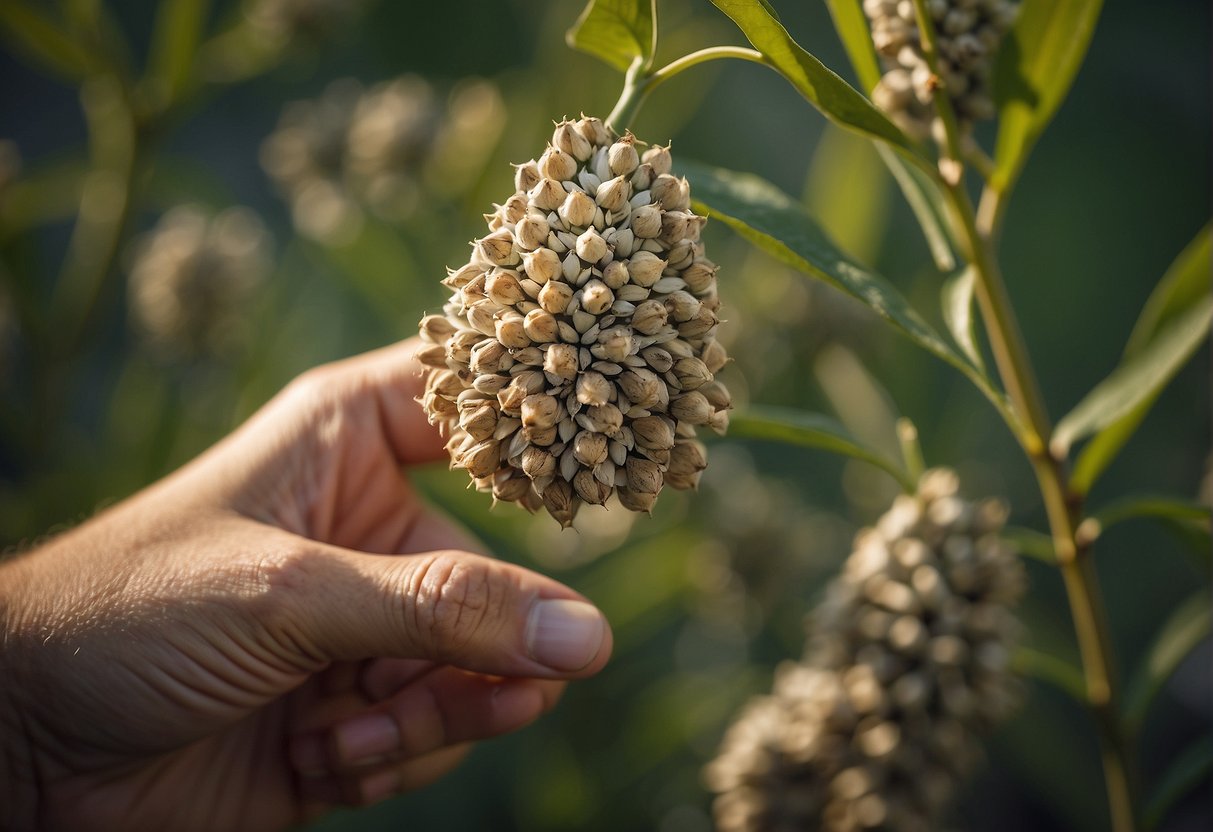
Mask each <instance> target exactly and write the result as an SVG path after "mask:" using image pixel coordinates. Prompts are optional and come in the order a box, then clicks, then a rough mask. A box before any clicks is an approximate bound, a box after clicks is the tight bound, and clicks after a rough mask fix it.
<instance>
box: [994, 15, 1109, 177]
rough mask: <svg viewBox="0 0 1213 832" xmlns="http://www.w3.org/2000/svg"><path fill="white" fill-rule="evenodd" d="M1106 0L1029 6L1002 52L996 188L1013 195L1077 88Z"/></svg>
mask: <svg viewBox="0 0 1213 832" xmlns="http://www.w3.org/2000/svg"><path fill="white" fill-rule="evenodd" d="M1102 6H1103V0H1024V2H1023V4H1022V5H1021V6H1020V7H1019V16H1018V18H1017V19H1016V21H1015V26H1014V28H1013V29H1012V30H1011V32H1010V33H1009V34H1008V36H1007V38H1006V39H1005V40H1004V41H1003V44H1002V46H1001V47H999V50H998V58H997V63H996V65H995V69H994V93H995V97H996V98H997V99H998V102H999V110H998V141H997V143H996V144H995V150H994V165H995V169H994V175H993V177H992V184H993V185H994V187H995V188H998V189H999V190H1003V191H1006V190H1009V189H1010V187H1011V186H1012V185H1013V184H1014V181H1015V179H1016V178H1017V177H1018V176H1019V172H1020V171H1021V170H1022V169H1023V165H1024V162H1025V161H1026V160H1027V157H1028V153H1029V152H1030V151H1031V150H1032V146H1033V145H1034V144H1035V143H1036V140H1037V139H1038V138H1040V134H1041V133H1043V132H1044V129H1045V127H1046V126H1048V123H1049V121H1050V120H1051V119H1052V118H1053V115H1054V113H1056V112H1057V108H1058V107H1060V106H1061V102H1062V101H1063V100H1064V99H1065V97H1066V93H1068V92H1069V91H1070V86H1071V85H1072V84H1073V83H1074V77H1075V76H1076V75H1077V74H1078V68H1079V67H1080V66H1081V65H1082V61H1083V58H1084V57H1085V56H1086V54H1087V47H1088V46H1089V45H1090V43H1091V36H1092V35H1093V34H1094V32H1095V23H1096V21H1097V20H1098V19H1099V11H1100V8H1101V7H1102Z"/></svg>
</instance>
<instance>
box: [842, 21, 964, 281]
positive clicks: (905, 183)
mask: <svg viewBox="0 0 1213 832" xmlns="http://www.w3.org/2000/svg"><path fill="white" fill-rule="evenodd" d="M826 5H827V6H828V7H829V9H830V15H831V16H832V17H833V18H834V28H835V29H836V30H837V31H838V37H839V38H840V39H841V40H842V45H843V47H844V48H845V49H846V51H847V56H848V57H849V58H850V59H851V66H852V67H853V68H854V69H855V74H856V75H857V76H859V83H860V85H861V86H862V87H863V89H864V91H865V92H867V93H868V94H869V95H871V93H872V89H873V88H874V87H875V86H876V82H877V81H879V80H880V65H879V63H878V61H877V58H876V48H875V47H874V46H873V45H872V31H871V28H870V27H869V25H868V19H867V17H866V16H865V15H864V13H863V7H862V6H861V5H860V2H859V0H826ZM876 150H877V151H879V153H880V158H881V159H883V160H884V163H885V165H886V166H887V167H888V168H889V173H891V174H893V179H894V180H895V181H896V182H897V187H899V188H901V192H902V194H903V195H904V196H905V198H906V202H907V203H908V204H909V206H910V210H911V211H913V212H914V216H915V218H917V220H918V224H919V226H921V228H922V233H923V236H924V237H925V238H926V241H927V248H928V249H929V250H930V252H931V259H932V260H934V261H935V267H936V268H938V269H939V270H940V271H941V272H950V271H952V269H954V268H956V258H955V257H954V256H953V255H952V246H951V244H950V243H949V242H948V233H947V231H946V230H945V228H946V222H945V220H944V217H945V216H946V213H945V210H944V207H943V200H942V199H941V198H940V195H939V191H938V189H936V187H935V185H934V184H933V183H932V181H931V179H930V178H929V177H928V176H926V175H925V174H924V173H923V172H922V171H921V170H919V169H918V168H917V167H915V166H913V165H911V164H909V163H908V162H907V161H906V160H905V159H903V158H902V157H901V156H898V155H897V154H896V153H894V152H893V151H891V150H890V149H889V148H888V147H887V146H886V145H884V144H881V143H879V142H878V143H876Z"/></svg>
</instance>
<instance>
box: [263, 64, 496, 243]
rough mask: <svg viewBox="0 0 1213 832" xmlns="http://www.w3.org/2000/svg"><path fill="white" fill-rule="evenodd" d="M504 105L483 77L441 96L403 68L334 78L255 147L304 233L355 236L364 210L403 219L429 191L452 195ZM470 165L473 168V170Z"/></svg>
mask: <svg viewBox="0 0 1213 832" xmlns="http://www.w3.org/2000/svg"><path fill="white" fill-rule="evenodd" d="M502 111H503V106H502V104H501V99H500V94H499V93H498V92H497V88H496V87H494V86H493V85H492V84H489V83H488V82H485V81H470V82H466V83H464V84H461V85H460V86H458V87H456V88H455V89H454V90H453V91H452V93H451V95H450V97H449V100H447V101H446V102H445V103H444V101H443V99H442V97H441V96H440V95H439V93H438V91H437V90H435V89H434V87H433V86H431V85H430V84H429V82H427V81H425V80H424V79H422V78H420V77H418V76H414V75H404V76H401V77H399V78H396V79H394V80H391V81H385V82H383V83H380V84H377V85H375V86H373V87H371V88H370V89H364V88H363V87H362V85H361V84H360V83H359V82H358V81H356V80H354V79H352V78H345V79H339V80H337V81H334V82H333V83H331V84H330V85H329V86H328V87H327V88H326V89H325V91H324V93H323V94H322V95H321V96H320V97H319V98H316V99H314V100H309V101H296V102H293V103H292V104H290V105H288V106H287V107H286V108H285V109H284V110H283V111H282V116H281V117H280V119H279V122H278V127H277V129H276V130H275V131H274V132H273V133H272V134H271V135H270V136H269V138H267V139H266V141H265V143H264V145H263V146H262V149H261V164H262V166H263V167H264V168H265V170H266V171H267V172H268V173H269V174H270V176H271V177H273V179H274V180H275V182H276V183H277V185H278V187H279V189H280V190H281V191H282V192H283V193H284V195H285V196H286V197H287V198H288V199H289V200H290V203H291V213H292V218H293V219H294V223H295V227H296V228H297V229H298V230H299V231H300V233H302V234H305V235H307V236H309V237H312V238H313V239H317V240H321V241H324V242H328V243H341V242H345V241H348V240H349V239H351V238H352V237H353V236H354V234H355V233H356V232H357V231H358V228H359V227H360V225H361V220H362V209H363V208H364V207H365V208H369V209H370V210H371V211H372V212H374V213H375V214H376V215H378V216H380V217H383V218H384V219H389V220H402V219H405V218H407V217H408V216H409V215H410V214H411V213H412V212H413V211H414V210H415V209H416V207H417V206H418V205H419V204H420V203H421V202H422V199H423V196H424V195H425V193H426V192H428V191H434V192H437V193H439V194H442V195H448V196H449V195H452V194H455V193H458V191H459V190H460V189H461V188H462V187H466V186H467V184H468V183H469V182H470V178H471V177H470V176H469V175H468V174H469V169H474V168H478V167H479V166H480V165H481V164H483V161H484V159H485V156H486V155H487V153H488V151H489V150H490V149H491V147H492V146H493V144H494V143H495V142H496V140H497V137H498V135H499V132H500V128H501V123H502ZM473 172H474V171H473Z"/></svg>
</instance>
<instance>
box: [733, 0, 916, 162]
mask: <svg viewBox="0 0 1213 832" xmlns="http://www.w3.org/2000/svg"><path fill="white" fill-rule="evenodd" d="M712 3H713V4H714V5H715V6H716V7H717V8H719V9H720V10H721V11H722V12H724V13H725V14H727V15H728V16H729V17H730V18H732V20H733V22H734V23H736V24H737V25H738V27H740V29H741V31H742V32H743V33H745V36H746V38H748V39H749V41H750V43H751V44H752V45H753V46H754V48H755V49H757V50H758V51H759V52H761V53H762V54H763V56H764V57H765V58H766V60H767V62H768V63H769V64H770V65H771V66H772V67H773V68H774V69H775V70H777V71H778V72H779V73H780V74H781V75H783V76H784V77H785V78H786V79H787V80H788V81H789V82H790V83H791V84H792V86H793V87H795V88H796V91H797V92H799V93H800V94H801V95H803V96H804V97H805V98H807V99H808V100H809V102H810V103H811V104H812V105H813V106H814V107H816V108H817V109H818V110H820V111H821V113H822V114H823V115H824V116H826V118H828V119H830V120H831V121H834V122H835V123H837V124H840V125H842V126H843V127H847V128H849V129H851V130H857V131H859V132H860V133H863V134H865V135H868V136H870V137H872V138H874V139H880V140H881V141H884V142H888V143H889V144H890V145H892V146H893V147H896V148H898V149H899V150H901V151H903V152H904V153H906V154H907V155H908V156H909V157H910V158H913V159H915V160H916V161H918V162H920V163H921V164H923V165H924V167H926V168H929V166H930V163H929V162H926V161H925V160H923V159H922V158H921V157H920V156H919V155H918V152H917V150H916V148H915V147H914V145H913V144H912V143H911V142H910V140H909V139H908V138H906V135H905V134H904V133H902V132H901V130H899V129H898V128H897V126H896V125H894V124H893V122H891V121H889V119H888V118H887V117H886V116H885V114H884V113H882V112H881V111H880V110H878V109H876V107H875V106H874V105H873V104H872V102H871V101H869V100H868V99H867V98H865V97H864V96H863V95H862V94H861V93H859V92H858V91H857V90H856V89H855V88H854V87H852V86H851V85H850V84H848V83H847V82H846V81H844V80H842V78H840V77H839V76H838V75H837V74H836V73H835V72H834V71H833V70H831V69H830V68H829V67H827V66H826V65H825V64H823V63H822V62H821V61H819V60H818V59H817V58H816V57H814V56H813V55H812V54H810V53H809V52H806V51H805V50H804V49H803V48H802V47H801V46H800V45H799V44H797V43H796V41H794V40H792V36H791V35H789V34H788V31H787V29H784V28H783V26H782V25H781V24H780V23H779V19H778V18H776V17H775V16H774V15H772V14H771V12H770V10H769V9H768V8H767V7H766V6H765V5H764V4H763V3H761V2H759V0H712Z"/></svg>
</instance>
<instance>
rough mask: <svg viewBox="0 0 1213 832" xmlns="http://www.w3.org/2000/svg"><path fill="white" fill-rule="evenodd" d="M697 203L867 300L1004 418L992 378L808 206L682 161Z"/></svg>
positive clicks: (747, 179)
mask: <svg viewBox="0 0 1213 832" xmlns="http://www.w3.org/2000/svg"><path fill="white" fill-rule="evenodd" d="M679 171H680V172H681V173H682V174H683V175H685V176H686V177H687V179H689V180H690V182H691V194H692V197H693V199H694V200H695V205H696V206H697V208H698V209H699V210H700V211H702V212H706V213H707V214H708V215H709V216H711V217H715V218H717V219H719V220H720V221H721V222H723V223H725V224H726V225H728V226H729V227H730V228H732V229H733V230H735V231H736V232H737V233H739V234H740V235H741V236H742V237H745V238H746V239H747V240H749V241H750V242H752V243H754V244H755V245H756V246H758V247H759V248H761V249H762V250H763V251H766V252H767V253H769V254H771V255H772V256H773V257H775V258H776V259H777V260H779V261H780V262H782V263H786V264H787V265H789V266H792V267H793V268H796V269H799V270H800V271H802V272H804V273H805V274H807V275H809V276H811V277H815V278H818V279H819V280H824V281H826V282H827V283H829V284H831V285H832V286H834V287H836V288H838V289H841V290H842V291H843V292H845V293H847V294H848V295H850V296H851V297H853V298H855V299H856V300H859V301H860V302H862V303H864V304H866V305H867V306H868V307H869V308H870V309H872V310H873V311H874V312H875V313H876V314H877V315H879V316H880V317H882V318H884V319H885V320H886V321H888V322H889V323H890V324H891V325H892V326H893V327H894V328H895V329H896V330H897V331H899V332H901V333H902V334H903V335H905V336H906V337H908V338H909V339H910V340H911V341H913V342H914V343H916V344H918V345H919V346H920V347H922V348H923V349H925V350H927V352H929V353H931V354H932V355H934V356H936V357H938V358H941V359H943V360H944V361H946V362H948V363H949V364H951V365H952V366H954V367H956V368H957V369H959V370H960V371H961V372H963V373H964V374H965V375H966V376H968V377H969V378H970V379H971V380H972V381H973V383H974V384H975V385H977V387H978V389H979V390H981V391H982V392H983V393H984V394H985V395H986V397H987V398H989V399H990V401H991V402H993V403H994V405H995V406H996V407H998V408H999V410H1000V411H1002V412H1003V413H1004V415H1006V416H1007V418H1009V419H1012V420H1013V419H1014V417H1013V416H1012V415H1010V411H1009V408H1008V407H1007V404H1006V401H1005V399H1004V397H1003V396H1002V394H1001V393H999V392H998V391H997V390H995V389H994V387H993V385H992V384H991V382H990V380H989V378H988V377H987V376H986V375H985V374H984V373H983V372H982V371H981V370H980V369H978V368H977V367H975V366H974V365H973V364H972V363H971V362H970V361H968V360H967V359H966V358H964V356H962V355H960V354H959V353H958V352H956V351H955V350H954V349H952V347H951V346H949V345H948V343H947V342H946V341H944V339H943V338H942V337H941V336H940V335H939V333H938V332H936V331H935V330H934V329H933V328H932V327H931V325H930V324H928V323H927V322H926V321H924V320H923V319H922V317H921V316H920V315H919V314H918V312H916V311H915V310H914V308H913V307H911V306H910V305H909V303H908V302H907V301H906V299H905V298H904V297H902V296H901V294H900V293H899V292H898V291H897V290H896V289H895V288H894V287H893V286H892V285H891V284H890V283H889V282H888V281H887V280H885V279H884V278H883V277H881V276H880V275H878V274H876V273H875V272H872V271H871V270H869V269H867V268H866V267H864V266H862V265H860V264H858V263H856V262H854V261H853V260H851V259H850V258H848V257H847V255H845V254H843V253H842V252H841V251H839V249H838V247H837V246H835V245H834V243H833V242H832V241H831V240H830V239H829V237H827V236H826V235H825V233H824V232H823V231H822V230H821V229H820V227H818V225H817V224H816V223H815V222H814V221H813V219H812V218H811V217H810V216H809V215H808V213H807V212H806V211H805V209H804V206H802V205H801V204H800V203H798V202H796V201H795V200H794V199H792V198H791V197H790V196H788V195H787V194H785V193H784V192H783V191H781V190H779V189H778V188H776V187H775V186H774V185H772V184H771V183H770V182H767V181H765V180H763V179H761V178H759V177H757V176H754V175H752V174H747V173H736V172H733V171H727V170H722V169H720V168H712V167H708V166H706V165H698V164H694V163H688V162H683V163H681V164H680V166H679Z"/></svg>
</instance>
